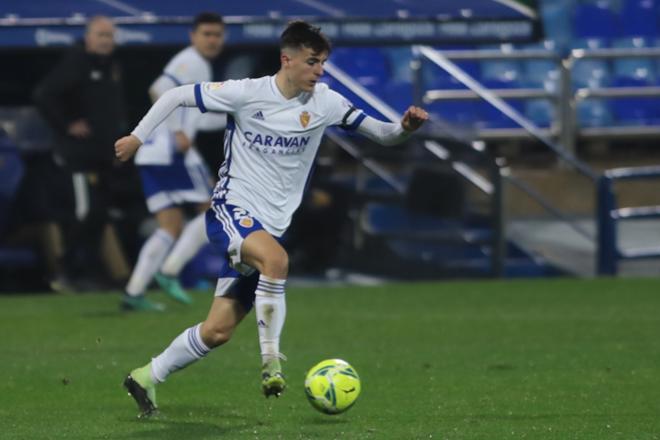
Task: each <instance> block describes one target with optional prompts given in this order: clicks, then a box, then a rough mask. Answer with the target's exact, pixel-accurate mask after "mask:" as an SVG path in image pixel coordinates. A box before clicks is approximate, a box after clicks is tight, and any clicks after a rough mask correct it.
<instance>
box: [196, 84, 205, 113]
mask: <svg viewBox="0 0 660 440" xmlns="http://www.w3.org/2000/svg"><path fill="white" fill-rule="evenodd" d="M195 103H196V104H197V107H198V108H199V111H200V112H202V113H206V112H207V111H208V110H206V106H205V105H204V101H203V100H202V85H201V84H195Z"/></svg>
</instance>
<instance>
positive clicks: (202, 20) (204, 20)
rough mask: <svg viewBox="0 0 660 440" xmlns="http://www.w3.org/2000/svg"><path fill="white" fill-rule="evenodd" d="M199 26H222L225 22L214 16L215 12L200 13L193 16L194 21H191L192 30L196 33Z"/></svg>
mask: <svg viewBox="0 0 660 440" xmlns="http://www.w3.org/2000/svg"><path fill="white" fill-rule="evenodd" d="M201 24H220V25H224V24H225V21H224V20H223V19H222V15H220V14H216V13H215V12H200V13H199V14H197V15H196V16H195V19H194V20H193V24H192V30H193V31H196V30H197V28H198V27H199V25H201Z"/></svg>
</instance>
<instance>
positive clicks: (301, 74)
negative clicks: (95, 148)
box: [115, 21, 428, 415]
mask: <svg viewBox="0 0 660 440" xmlns="http://www.w3.org/2000/svg"><path fill="white" fill-rule="evenodd" d="M280 48H281V52H280V61H281V68H280V70H279V71H278V72H277V74H275V75H274V76H266V77H263V78H258V79H242V80H237V81H225V82H221V83H202V84H195V85H187V86H182V87H178V88H175V89H172V90H170V91H168V92H167V93H165V94H164V95H163V96H162V97H161V98H160V99H159V100H158V102H157V103H156V104H155V105H154V106H153V107H152V108H151V109H150V110H149V112H148V113H147V114H146V116H145V117H144V118H143V119H142V121H141V122H140V123H139V125H138V126H137V127H136V128H135V130H134V131H133V132H132V134H131V135H130V136H126V137H123V138H121V139H119V140H118V141H117V142H116V144H115V151H116V154H117V157H118V158H119V159H120V160H122V161H126V160H128V159H129V158H130V157H131V156H132V155H133V154H134V153H135V151H136V150H137V149H138V147H140V145H141V144H142V143H143V141H144V140H145V139H147V137H148V135H149V133H150V132H151V131H152V130H153V129H154V127H156V126H157V125H158V124H159V123H160V122H161V121H162V120H163V119H164V118H166V117H167V116H168V115H169V114H170V113H171V112H172V111H173V110H174V109H176V108H178V107H197V108H199V109H200V110H201V111H202V112H206V111H215V112H226V113H227V114H228V115H229V116H228V122H227V131H226V133H225V142H224V149H225V162H224V163H223V165H222V166H221V168H220V171H219V177H220V181H219V182H218V184H217V186H216V187H215V190H214V194H213V201H212V206H211V208H210V209H209V210H208V211H207V214H206V228H207V233H208V235H209V239H210V241H211V243H212V244H213V245H214V246H215V247H217V248H218V249H219V250H221V251H222V252H223V253H224V255H226V257H227V266H226V268H225V269H224V270H223V271H222V273H221V274H220V276H219V278H218V282H217V286H216V289H215V298H214V301H213V304H212V305H211V309H210V311H209V314H208V316H207V318H206V320H205V321H204V322H202V323H200V324H197V325H194V326H192V327H191V328H189V329H187V330H185V331H184V332H183V333H181V334H180V335H179V336H178V337H176V338H175V339H174V340H173V341H172V343H171V344H170V346H169V347H167V348H166V349H165V351H163V352H162V353H161V354H159V355H158V356H156V357H155V358H153V359H152V360H151V362H150V363H148V364H147V365H145V366H143V367H141V368H137V369H135V370H133V371H131V373H130V374H129V375H128V376H127V377H126V379H125V381H124V385H125V386H126V388H127V389H128V391H129V393H130V394H131V395H132V396H133V398H134V399H135V400H136V402H137V403H138V406H139V408H140V410H141V413H142V414H143V415H148V414H150V413H151V412H153V411H154V410H155V409H156V393H155V388H156V384H159V383H161V382H163V381H165V379H166V378H167V377H168V376H169V375H170V374H171V373H173V372H175V371H177V370H180V369H182V368H184V367H186V366H187V365H190V364H191V363H193V362H195V361H197V360H198V359H201V358H202V357H204V356H205V355H206V354H208V353H209V352H210V351H211V350H212V349H213V348H216V347H218V346H220V345H222V344H224V343H226V342H227V341H229V339H230V338H231V336H232V333H233V332H234V330H235V328H236V326H237V325H238V324H239V323H240V322H241V321H242V320H243V318H244V317H245V316H246V315H247V313H248V312H249V310H250V309H251V308H252V307H253V306H254V308H255V312H256V319H257V326H258V333H259V345H260V349H261V357H262V382H261V385H262V391H263V393H264V394H265V395H266V397H268V396H271V395H274V396H279V395H280V394H281V393H282V392H283V391H284V389H285V386H286V382H285V379H284V375H283V374H282V368H281V365H280V359H283V355H282V354H281V353H280V344H279V342H280V334H281V331H282V327H283V325H284V318H285V314H286V304H285V299H284V297H285V294H284V291H285V284H286V279H287V275H288V270H289V260H288V256H287V253H286V251H285V250H284V248H283V247H282V246H281V245H280V243H279V239H280V237H282V234H284V232H285V231H286V229H287V227H288V226H289V223H290V222H291V217H292V215H293V213H294V211H295V210H296V208H297V207H298V205H299V204H300V201H301V199H302V196H303V191H304V188H305V182H306V181H307V178H308V176H309V174H310V170H311V168H312V165H313V161H314V157H315V155H316V152H317V149H318V147H319V144H320V142H321V138H322V136H323V131H324V130H325V128H326V127H328V126H331V125H339V126H342V127H343V128H345V129H348V130H357V131H358V132H359V133H362V134H363V135H365V136H367V137H369V138H370V139H373V140H375V141H377V142H379V143H381V144H384V145H393V144H397V143H400V142H402V141H404V140H405V139H406V138H408V136H409V134H410V133H411V132H413V131H415V130H417V129H418V128H419V127H420V126H421V125H422V124H423V123H424V121H425V120H427V119H428V115H427V113H426V112H425V111H424V110H423V109H421V108H418V107H410V108H409V109H408V110H407V111H406V113H405V114H404V115H403V118H402V120H401V122H400V123H386V122H381V121H378V120H376V119H373V118H371V117H369V116H367V115H365V114H364V113H363V112H362V111H360V110H358V109H356V108H355V107H353V106H352V105H351V103H350V102H349V101H348V100H347V99H345V98H344V97H343V96H341V95H340V94H339V93H336V92H334V91H332V90H330V89H329V88H328V87H327V85H325V84H323V83H320V82H319V79H320V78H321V75H323V64H324V62H325V61H326V60H327V58H328V55H329V53H330V43H329V41H328V40H327V39H326V37H325V36H324V35H323V34H321V32H320V29H318V28H315V27H312V26H311V25H309V24H308V23H306V22H303V21H295V22H292V23H290V24H289V25H288V27H287V28H286V29H285V30H284V32H283V33H282V36H281V39H280ZM255 284H256V291H255V289H254V288H255Z"/></svg>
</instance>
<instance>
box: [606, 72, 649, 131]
mask: <svg viewBox="0 0 660 440" xmlns="http://www.w3.org/2000/svg"><path fill="white" fill-rule="evenodd" d="M647 85H648V84H647V83H646V82H643V83H640V82H639V80H636V79H634V78H617V79H616V80H615V81H614V86H616V87H643V86H647ZM658 108H659V107H658V99H657V98H636V97H630V98H617V99H613V100H612V113H613V115H614V118H615V120H616V122H617V123H618V124H620V125H652V124H655V123H657V122H658V119H659V118H658V116H659V115H658Z"/></svg>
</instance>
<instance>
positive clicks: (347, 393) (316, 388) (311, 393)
mask: <svg viewBox="0 0 660 440" xmlns="http://www.w3.org/2000/svg"><path fill="white" fill-rule="evenodd" d="M360 389H361V385H360V377H359V376H358V374H357V371H355V368H353V367H352V366H351V365H350V364H349V363H348V362H346V361H343V360H341V359H328V360H325V361H322V362H319V363H318V364H316V365H314V366H313V367H312V368H311V369H310V370H309V371H308V372H307V377H306V378H305V394H306V395H307V400H309V403H311V404H312V406H313V407H314V408H316V409H317V410H319V411H321V412H323V413H326V414H339V413H342V412H344V411H346V410H347V409H349V408H350V407H351V406H353V404H354V403H355V401H356V400H357V398H358V396H359V395H360Z"/></svg>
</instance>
